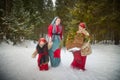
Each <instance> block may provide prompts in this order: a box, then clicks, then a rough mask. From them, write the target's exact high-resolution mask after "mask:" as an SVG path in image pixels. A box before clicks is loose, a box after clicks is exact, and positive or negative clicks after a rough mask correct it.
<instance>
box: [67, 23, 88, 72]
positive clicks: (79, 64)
mask: <svg viewBox="0 0 120 80" xmlns="http://www.w3.org/2000/svg"><path fill="white" fill-rule="evenodd" d="M70 37H71V36H70ZM68 38H69V37H68ZM71 39H72V38H71ZM71 39H67V42H66V47H67V49H71V48H74V47H77V48H79V50H74V51H71V52H72V53H73V61H72V63H71V66H72V68H76V69H81V70H83V71H84V70H85V64H86V58H87V55H82V54H81V49H82V48H83V47H85V46H83V44H84V43H89V41H90V36H89V33H88V32H87V31H86V25H85V23H83V22H81V23H80V24H79V27H78V31H76V32H75V36H74V37H73V40H71Z"/></svg>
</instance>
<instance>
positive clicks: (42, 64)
mask: <svg viewBox="0 0 120 80" xmlns="http://www.w3.org/2000/svg"><path fill="white" fill-rule="evenodd" d="M37 62H38V67H39V70H40V71H41V70H48V69H49V67H48V62H49V57H48V55H42V54H38V60H37Z"/></svg>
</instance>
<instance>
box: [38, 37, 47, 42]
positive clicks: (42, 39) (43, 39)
mask: <svg viewBox="0 0 120 80" xmlns="http://www.w3.org/2000/svg"><path fill="white" fill-rule="evenodd" d="M41 41H42V42H44V43H46V42H47V41H46V40H45V38H40V39H39V41H38V42H39V43H40V42H41Z"/></svg>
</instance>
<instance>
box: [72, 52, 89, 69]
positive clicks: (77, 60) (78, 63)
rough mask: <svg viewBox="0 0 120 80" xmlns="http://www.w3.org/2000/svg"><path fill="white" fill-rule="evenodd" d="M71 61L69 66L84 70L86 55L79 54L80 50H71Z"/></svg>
mask: <svg viewBox="0 0 120 80" xmlns="http://www.w3.org/2000/svg"><path fill="white" fill-rule="evenodd" d="M73 57H74V58H73V61H72V63H71V66H72V67H73V68H76V69H81V70H83V71H84V70H85V64H86V58H87V56H81V53H80V51H75V52H73Z"/></svg>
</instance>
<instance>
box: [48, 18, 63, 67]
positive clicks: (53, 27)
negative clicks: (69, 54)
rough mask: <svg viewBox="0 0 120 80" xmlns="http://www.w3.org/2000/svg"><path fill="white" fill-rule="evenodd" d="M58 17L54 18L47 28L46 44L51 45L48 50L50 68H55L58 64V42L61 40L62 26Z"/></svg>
mask: <svg viewBox="0 0 120 80" xmlns="http://www.w3.org/2000/svg"><path fill="white" fill-rule="evenodd" d="M60 23H61V20H60V18H59V17H55V18H54V19H53V21H52V23H51V24H50V25H49V27H48V37H49V41H48V43H51V42H52V43H53V44H52V47H51V49H50V50H49V56H50V62H51V66H52V67H57V66H58V65H59V64H60V61H61V59H60V49H59V46H60V42H61V40H62V26H61V24H60Z"/></svg>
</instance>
